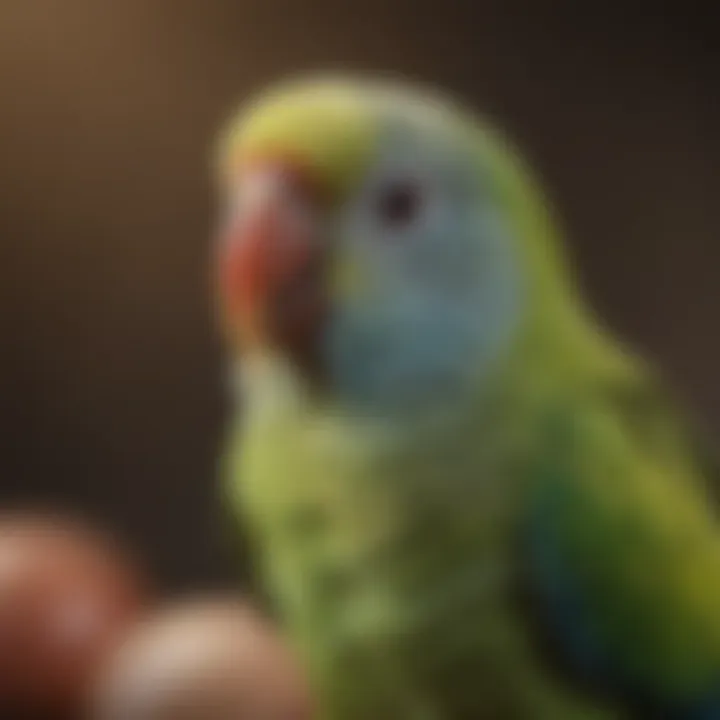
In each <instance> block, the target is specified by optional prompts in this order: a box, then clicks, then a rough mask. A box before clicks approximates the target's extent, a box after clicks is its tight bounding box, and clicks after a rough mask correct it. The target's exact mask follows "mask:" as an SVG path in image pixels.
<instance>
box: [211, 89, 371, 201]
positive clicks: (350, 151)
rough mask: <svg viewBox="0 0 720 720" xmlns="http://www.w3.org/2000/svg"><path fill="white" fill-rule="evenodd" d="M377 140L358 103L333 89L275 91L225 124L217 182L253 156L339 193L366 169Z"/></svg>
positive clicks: (365, 111)
mask: <svg viewBox="0 0 720 720" xmlns="http://www.w3.org/2000/svg"><path fill="white" fill-rule="evenodd" d="M377 134H378V133H377V127H376V123H375V122H374V121H373V119H372V117H371V114H370V112H369V111H368V108H367V107H366V106H365V105H364V104H363V102H362V100H361V98H360V97H359V96H358V95H357V94H353V93H350V92H347V91H346V90H344V89H343V88H342V87H341V86H339V85H333V84H327V83H326V84H317V85H311V86H307V85H303V86H295V87H287V88H284V89H280V90H276V91H274V92H272V93H270V94H267V95H265V96H263V97H261V98H260V99H259V100H258V101H256V102H255V103H254V104H251V105H250V106H249V107H246V108H245V109H244V110H242V111H241V112H240V113H239V115H238V117H236V118H235V120H234V121H233V122H232V123H231V124H230V127H229V130H228V131H227V132H226V133H225V134H224V136H223V138H222V140H221V146H220V167H219V170H220V174H221V180H222V181H227V179H228V177H231V176H232V175H233V174H234V172H235V171H236V170H237V168H238V167H239V166H241V165H244V164H245V163H246V162H248V161H249V160H251V159H254V158H256V157H257V156H265V155H272V156H274V155H280V156H284V157H289V158H290V159H291V160H294V161H295V162H297V163H299V164H301V165H303V166H306V167H307V168H308V169H309V170H310V171H312V172H313V173H316V174H317V176H318V180H319V181H321V182H322V183H323V184H324V185H325V186H326V187H328V188H329V189H330V190H332V191H333V192H338V193H340V192H342V191H343V190H344V189H347V188H349V187H350V186H351V185H352V183H353V181H355V180H356V179H357V178H358V177H359V176H360V174H361V173H362V171H363V169H364V168H365V167H366V166H367V164H368V162H369V158H370V157H371V154H372V151H373V148H374V147H375V146H376V138H377Z"/></svg>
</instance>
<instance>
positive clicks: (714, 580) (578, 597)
mask: <svg viewBox="0 0 720 720" xmlns="http://www.w3.org/2000/svg"><path fill="white" fill-rule="evenodd" d="M670 405H671V403H669V402H668V401H667V400H666V399H665V398H664V396H663V395H662V394H661V393H660V392H659V389H658V387H657V386H655V385H650V384H649V383H642V384H640V383H631V384H624V383H622V384H605V385H601V386H598V387H595V388H593V389H591V390H589V391H588V393H587V394H586V395H584V396H582V397H578V398H575V399H574V401H573V402H571V403H566V404H565V406H564V407H563V408H562V409H561V410H559V411H558V412H557V413H555V414H554V416H553V417H552V418H550V419H549V420H548V422H547V423H546V424H545V431H546V434H545V437H544V440H543V443H542V451H541V452H539V453H538V458H537V462H536V464H535V467H534V468H533V472H532V478H533V483H532V493H531V501H530V504H529V513H528V517H527V524H526V527H525V530H526V534H525V537H524V541H525V549H526V553H525V557H526V559H527V568H528V580H529V586H530V589H531V592H532V597H533V600H534V602H535V605H536V607H537V609H538V614H537V617H538V618H539V619H540V624H541V626H542V628H543V630H544V632H545V635H546V636H547V637H550V638H551V639H552V647H553V649H554V650H555V651H556V654H557V655H558V656H559V657H561V658H562V659H563V660H564V664H565V665H566V666H572V667H573V668H574V670H575V672H576V675H577V677H578V678H579V679H581V680H583V681H584V682H586V683H587V682H589V683H591V684H592V686H593V687H594V688H595V689H598V690H601V691H603V692H607V691H610V692H612V693H614V694H617V695H621V696H622V697H624V698H625V699H626V700H628V701H629V702H630V703H631V704H632V705H634V706H636V707H640V708H643V710H642V713H643V714H642V716H643V717H647V716H648V714H649V715H650V716H651V717H658V716H661V717H675V716H677V717H683V718H688V717H718V716H720V703H719V702H718V699H720V693H718V690H720V543H719V539H718V538H719V536H718V527H717V522H716V517H715V509H716V507H715V506H716V503H715V497H714V493H713V492H711V489H714V490H715V491H717V486H715V487H714V488H713V487H712V482H713V479H712V478H711V477H710V470H709V466H708V465H707V464H706V463H705V462H704V460H703V459H702V458H701V456H700V454H699V453H698V452H697V443H695V442H694V441H693V440H691V439H690V438H689V434H688V433H687V432H686V431H685V430H684V426H683V425H682V423H681V422H679V421H678V420H676V418H678V415H677V414H676V413H675V412H674V411H673V408H672V407H671V406H670ZM708 481H709V482H708Z"/></svg>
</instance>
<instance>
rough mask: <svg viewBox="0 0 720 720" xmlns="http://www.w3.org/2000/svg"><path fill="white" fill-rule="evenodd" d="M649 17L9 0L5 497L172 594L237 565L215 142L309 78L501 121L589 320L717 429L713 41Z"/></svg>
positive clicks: (224, 2) (2, 282)
mask: <svg viewBox="0 0 720 720" xmlns="http://www.w3.org/2000/svg"><path fill="white" fill-rule="evenodd" d="M646 5H647V6H648V7H649V8H652V12H649V11H648V10H647V9H645V10H643V8H641V7H640V6H639V4H636V3H632V2H631V3H617V8H616V9H614V10H613V9H611V8H610V7H608V6H615V4H614V3H577V2H576V3H572V2H566V3H549V2H548V3H545V2H540V1H539V0H535V1H534V2H533V1H530V0H529V1H528V2H526V3H522V4H519V3H512V2H500V1H499V0H498V1H495V2H488V1H483V0H475V2H457V1H453V0H446V1H445V2H430V0H427V1H426V2H419V0H416V1H415V2H411V1H409V0H408V1H407V2H401V1H397V2H391V1H387V2H374V3H373V2H367V1H366V2H358V3H354V2H341V1H340V0H335V2H312V0H307V1H306V2H301V1H300V0H296V1H295V2H292V1H290V0H287V1H286V2H274V1H273V0H234V1H231V0H122V2H120V1H118V0H2V2H1V3H0V331H1V332H2V335H0V344H1V347H2V353H1V354H0V357H1V366H0V398H1V400H0V423H1V424H2V431H1V434H0V437H1V438H2V441H1V442H0V445H1V446H2V452H1V453H0V505H2V504H8V503H17V502H22V503H28V502H43V503H47V502H49V503H53V504H58V503H59V504H61V505H64V506H69V507H73V508H77V509H79V510H81V511H83V512H87V513H90V514H92V515H93V516H95V517H97V518H98V519H99V520H101V521H103V522H106V523H108V524H109V525H110V526H111V527H113V528H115V529H116V530H118V531H119V532H121V533H122V534H124V535H126V536H127V537H129V538H130V539H131V540H132V541H133V542H134V543H135V545H136V546H137V547H138V548H139V549H140V550H142V551H143V552H145V553H146V554H147V557H148V558H149V560H150V562H151V565H152V567H153V568H154V569H155V571H156V572H157V573H158V574H159V576H160V577H161V578H162V579H163V580H164V581H165V583H167V584H168V585H171V586H173V587H180V586H192V585H195V584H198V583H203V584H219V583H222V582H224V581H225V580H226V579H229V578H232V577H233V576H234V574H235V572H234V571H235V569H236V568H237V569H239V568H240V561H239V560H235V559H233V558H232V553H231V552H229V548H228V547H227V546H226V545H225V543H224V539H223V533H222V527H223V526H222V524H221V523H220V521H219V520H218V518H219V517H220V514H219V512H218V506H217V501H216V499H215V462H216V457H217V451H218V447H219V440H220V429H221V427H222V421H223V415H224V412H225V408H224V403H223V388H222V373H221V367H222V366H221V354H220V352H219V348H218V346H217V344H216V341H215V336H214V333H213V327H212V324H211V313H210V302H209V298H210V290H209V282H208V276H207V257H208V240H209V228H210V226H211V217H212V197H211V187H210V183H209V173H208V151H209V148H210V144H211V140H212V138H213V136H214V133H215V131H216V129H217V127H218V125H219V124H220V123H221V122H222V121H223V120H225V118H226V116H227V114H228V112H229V111H230V110H232V109H233V108H234V107H235V105H236V103H237V102H238V101H239V100H240V99H241V98H243V97H244V96H246V95H247V94H248V93H251V92H253V91H255V90H257V89H259V88H260V87H261V86H263V85H264V84H266V83H267V82H270V81H273V80H275V79H277V78H278V77H280V76H282V75H284V74H286V73H289V72H297V71H301V70H309V69H325V68H352V69H361V70H374V69H378V70H392V71H400V72H405V73H409V74H410V75H411V76H413V77H416V78H419V79H423V80H426V81H430V82H434V83H438V84H441V85H443V86H446V87H448V88H449V89H451V90H453V91H455V92H458V93H460V94H461V95H462V96H463V97H464V98H466V99H468V100H470V101H472V102H474V103H475V105H476V106H478V107H479V108H481V109H484V110H485V111H486V112H488V113H490V114H491V115H492V116H494V117H496V118H497V119H498V120H499V121H500V122H501V123H502V124H503V125H504V126H506V127H507V128H508V129H509V130H510V131H511V133H512V134H513V135H514V136H515V137H516V138H517V139H518V140H519V141H520V142H521V143H522V144H523V145H524V147H525V148H526V150H527V151H528V153H529V154H530V156H531V158H533V159H534V161H535V163H536V165H537V166H539V168H540V169H541V171H542V172H543V173H544V175H545V177H546V179H547V182H548V184H549V186H550V188H551V189H552V193H553V195H554V197H555V199H556V201H557V202H558V203H559V204H560V206H561V208H562V210H563V212H564V216H565V219H566V222H567V225H568V227H569V230H570V232H571V236H572V247H573V250H574V252H575V255H576V257H577V259H578V261H579V264H580V268H581V271H582V273H583V276H584V278H585V282H586V286H587V289H588V293H589V294H590V297H591V298H592V300H593V302H594V303H595V305H596V306H597V307H598V308H599V309H600V310H601V311H602V312H603V313H604V315H605V317H606V318H607V319H608V320H609V322H610V323H611V324H612V325H613V326H614V327H615V328H616V329H617V331H618V332H619V333H621V334H622V335H624V336H625V337H627V338H630V339H631V340H632V341H633V342H635V344H636V345H638V346H639V347H640V348H642V349H643V350H645V351H646V352H648V353H651V354H653V355H654V356H656V357H657V358H658V360H659V362H660V363H661V365H662V367H663V368H664V369H665V371H666V373H667V374H668V375H669V376H670V377H671V378H672V379H673V380H674V381H675V383H676V385H677V386H678V388H679V390H680V392H681V393H682V394H684V395H685V396H686V397H687V398H689V399H690V400H691V402H693V403H694V404H695V405H696V407H697V408H698V411H699V412H701V413H702V414H703V415H704V417H705V418H707V419H708V420H709V421H710V422H711V423H712V425H714V428H715V429H716V431H717V433H720V379H718V377H717V376H718V368H720V339H719V335H720V333H719V332H718V312H720V282H719V281H718V261H719V260H720V238H718V227H720V224H719V223H718V217H717V210H716V203H715V200H716V198H717V196H718V193H720V172H719V171H718V167H719V166H720V140H719V139H718V129H719V128H720V122H719V121H720V108H719V104H718V96H719V95H720V82H719V80H720V75H719V74H718V67H719V65H718V57H717V55H718V48H717V44H718V43H717V37H718V34H717V27H715V26H714V22H713V18H712V16H711V13H712V12H713V11H712V10H708V11H707V12H706V13H705V14H704V15H703V14H701V13H700V12H699V11H698V10H696V9H693V8H692V7H691V6H692V4H690V3H688V4H685V3H679V2H678V3H674V4H671V3H666V4H664V7H663V8H661V7H659V6H660V5H661V4H660V3H656V4H654V5H651V4H649V3H648V4H646ZM673 5H674V7H673ZM580 6H582V9H581V7H580ZM593 6H595V7H593ZM713 43H714V44H715V46H713Z"/></svg>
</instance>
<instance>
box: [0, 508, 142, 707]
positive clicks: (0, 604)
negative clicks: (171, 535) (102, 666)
mask: <svg viewBox="0 0 720 720" xmlns="http://www.w3.org/2000/svg"><path fill="white" fill-rule="evenodd" d="M142 594H143V593H142V592H141V589H140V581H139V576H138V573H137V571H136V570H135V568H134V567H133V565H132V564H131V562H130V560H129V559H128V558H127V557H125V555H124V554H123V553H122V552H121V551H120V550H119V549H118V548H117V547H115V546H114V545H113V543H112V541H111V540H110V539H109V538H107V537H104V536H102V535H101V534H100V533H98V532H96V531H93V530H91V529H89V528H87V527H84V526H82V525H81V524H79V523H76V522H74V521H70V520H67V519H62V518H58V517H51V516H42V515H5V516H0V716H2V717H23V718H26V717H36V716H37V717H44V716H45V715H46V714H47V715H48V716H49V717H52V718H75V717H77V716H78V714H79V712H80V709H81V708H82V706H83V704H84V703H85V701H86V698H85V694H86V692H87V691H88V690H89V688H90V687H91V684H92V681H93V679H94V678H93V674H94V672H95V671H96V670H97V667H98V665H99V663H100V662H101V660H102V659H103V658H104V656H105V653H107V652H109V651H110V649H111V648H113V646H114V644H115V643H116V642H117V641H118V640H119V639H120V638H121V637H122V635H123V633H124V632H125V631H126V630H127V628H128V626H129V625H130V624H131V623H133V622H134V621H136V620H137V618H138V616H139V612H140V610H141V607H142V601H141V597H142Z"/></svg>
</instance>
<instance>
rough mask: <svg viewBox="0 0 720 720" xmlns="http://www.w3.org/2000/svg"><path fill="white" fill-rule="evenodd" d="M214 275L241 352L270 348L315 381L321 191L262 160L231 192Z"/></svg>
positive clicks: (320, 310)
mask: <svg viewBox="0 0 720 720" xmlns="http://www.w3.org/2000/svg"><path fill="white" fill-rule="evenodd" d="M232 208H233V209H232V211H231V212H230V214H229V217H228V218H227V221H226V223H225V225H224V227H223V228H222V230H221V237H220V243H219V259H218V260H219V262H218V265H219V267H218V272H219V281H220V293H221V303H222V311H223V315H224V318H225V321H226V324H227V326H228V328H229V330H230V332H231V334H232V336H233V338H234V339H235V341H239V342H240V344H241V345H242V347H243V348H245V349H250V350H252V349H253V348H255V349H257V348H261V347H264V348H267V347H269V346H271V347H272V348H273V349H275V350H277V351H279V352H281V353H283V354H284V355H286V356H287V357H288V358H289V359H290V360H292V361H293V362H295V363H296V364H298V365H299V366H300V367H301V369H302V370H303V371H305V372H307V373H311V374H312V375H317V373H318V372H319V369H320V367H321V365H322V357H321V355H322V347H321V346H322V336H323V334H324V328H325V324H326V318H327V314H328V302H327V296H326V291H325V290H326V288H325V282H324V274H325V272H324V271H325V260H326V247H327V246H326V243H325V242H324V241H325V238H324V237H323V232H322V213H321V210H322V202H321V195H320V193H319V192H318V188H316V187H314V186H313V184H312V183H311V182H310V181H309V178H308V176H307V175H305V174H304V173H303V172H302V171H300V170H299V169H298V168H297V167H293V166H292V165H290V164H289V163H283V162H263V163H261V164H255V165H253V166H250V167H248V168H247V169H246V170H245V171H244V172H243V173H242V174H241V176H240V177H239V180H238V182H237V184H236V185H235V186H234V197H233V198H232Z"/></svg>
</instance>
